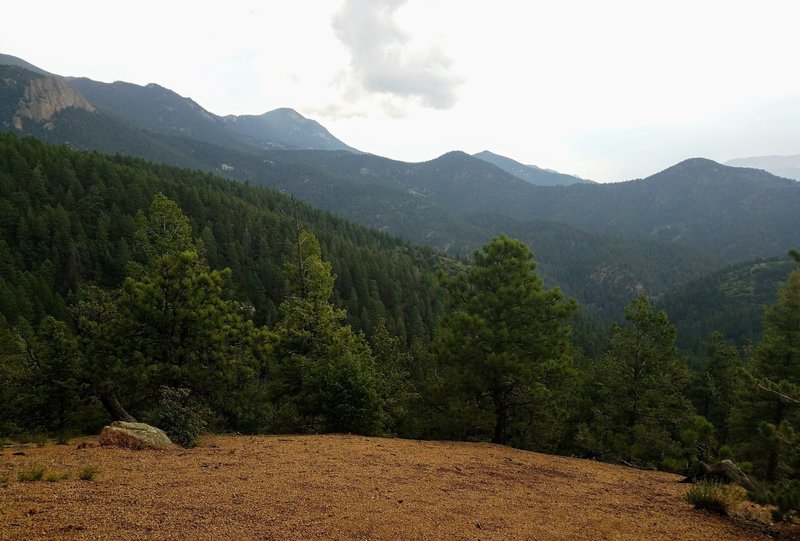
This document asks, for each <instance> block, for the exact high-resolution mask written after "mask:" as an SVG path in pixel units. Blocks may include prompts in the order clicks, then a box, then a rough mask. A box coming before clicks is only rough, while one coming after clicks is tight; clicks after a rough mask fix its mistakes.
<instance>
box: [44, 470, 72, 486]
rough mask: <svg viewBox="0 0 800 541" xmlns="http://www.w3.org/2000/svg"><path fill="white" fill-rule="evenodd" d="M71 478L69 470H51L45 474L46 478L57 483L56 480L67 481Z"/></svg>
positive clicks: (49, 481)
mask: <svg viewBox="0 0 800 541" xmlns="http://www.w3.org/2000/svg"><path fill="white" fill-rule="evenodd" d="M67 479H69V472H67V471H61V472H59V471H51V472H47V473H46V474H45V475H44V480H45V481H47V482H48V483H55V482H56V481H65V480H67Z"/></svg>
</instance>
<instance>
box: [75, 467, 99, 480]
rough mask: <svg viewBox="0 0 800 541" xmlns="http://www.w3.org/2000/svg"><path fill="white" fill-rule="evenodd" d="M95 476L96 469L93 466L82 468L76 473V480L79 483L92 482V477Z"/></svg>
mask: <svg viewBox="0 0 800 541" xmlns="http://www.w3.org/2000/svg"><path fill="white" fill-rule="evenodd" d="M95 475H97V468H95V467H94V466H84V467H83V468H81V471H79V472H78V479H80V480H81V481H93V480H94V476H95Z"/></svg>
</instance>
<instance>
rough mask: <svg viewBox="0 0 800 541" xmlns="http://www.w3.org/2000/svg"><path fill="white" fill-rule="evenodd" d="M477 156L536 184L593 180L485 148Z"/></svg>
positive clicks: (584, 182)
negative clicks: (522, 160) (539, 165)
mask: <svg viewBox="0 0 800 541" xmlns="http://www.w3.org/2000/svg"><path fill="white" fill-rule="evenodd" d="M472 156H473V157H475V158H478V159H480V160H483V161H485V162H489V163H491V164H492V165H496V166H497V167H499V168H500V169H502V170H503V171H505V172H506V173H509V174H511V175H514V176H515V177H517V178H518V179H521V180H524V181H525V182H529V183H531V184H533V185H535V186H569V185H571V184H581V183H583V184H592V183H593V182H592V181H591V180H586V179H583V178H580V177H576V176H573V175H565V174H564V173H559V172H558V171H551V170H549V169H542V168H541V167H537V166H535V165H525V164H522V163H520V162H518V161H516V160H512V159H511V158H507V157H505V156H500V155H499V154H495V153H494V152H489V151H488V150H484V151H483V152H478V153H477V154H473V155H472Z"/></svg>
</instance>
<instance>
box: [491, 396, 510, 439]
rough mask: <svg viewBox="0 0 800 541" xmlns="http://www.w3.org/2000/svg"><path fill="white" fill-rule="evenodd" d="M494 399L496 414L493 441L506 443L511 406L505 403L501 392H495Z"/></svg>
mask: <svg viewBox="0 0 800 541" xmlns="http://www.w3.org/2000/svg"><path fill="white" fill-rule="evenodd" d="M492 399H493V400H494V414H495V423H494V437H493V438H492V443H499V444H500V445H505V444H506V442H507V441H508V417H509V409H510V408H509V406H508V405H507V404H506V403H505V400H503V399H502V397H501V395H500V393H494V396H493V397H492Z"/></svg>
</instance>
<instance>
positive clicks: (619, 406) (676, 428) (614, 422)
mask: <svg viewBox="0 0 800 541" xmlns="http://www.w3.org/2000/svg"><path fill="white" fill-rule="evenodd" d="M625 319H626V320H627V321H628V323H629V326H619V325H615V326H614V327H613V328H612V338H611V349H610V351H609V352H608V353H606V354H605V355H604V356H603V357H602V358H601V359H600V360H599V361H598V362H597V363H595V365H594V366H593V367H592V368H591V369H590V376H589V380H590V381H591V382H592V385H593V388H592V390H591V393H592V397H593V400H594V402H595V407H594V408H593V409H594V416H593V419H592V420H591V422H590V424H589V425H588V426H584V427H583V428H582V430H581V432H580V434H579V441H580V443H581V444H582V445H583V446H584V448H585V450H586V451H587V452H588V453H589V454H591V455H593V456H601V457H603V458H605V459H610V460H614V461H623V462H628V463H632V464H636V465H640V466H667V465H669V466H671V467H675V466H676V465H675V464H674V463H673V464H670V461H671V460H674V459H676V458H677V457H679V456H680V455H681V446H680V442H679V434H680V431H681V430H682V429H683V428H685V427H686V426H687V424H688V422H689V421H690V419H691V413H692V411H691V406H690V404H689V402H688V400H687V399H686V398H685V397H684V395H683V391H684V387H685V386H686V384H687V383H688V380H689V371H688V368H687V366H686V362H685V361H684V359H683V358H682V357H681V356H680V355H679V354H678V351H677V349H676V347H675V338H676V336H675V328H674V327H673V326H672V325H670V323H669V320H668V318H667V314H666V313H665V312H657V311H656V310H655V308H654V307H653V303H652V302H651V301H650V300H649V299H648V298H647V297H645V296H644V295H642V296H639V297H638V298H636V299H634V300H633V301H631V303H630V304H629V305H628V307H627V308H626V309H625Z"/></svg>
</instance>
